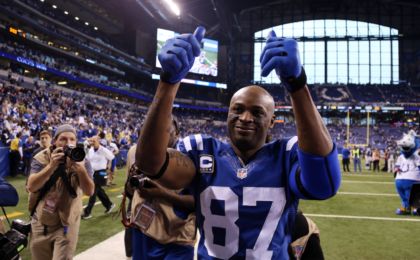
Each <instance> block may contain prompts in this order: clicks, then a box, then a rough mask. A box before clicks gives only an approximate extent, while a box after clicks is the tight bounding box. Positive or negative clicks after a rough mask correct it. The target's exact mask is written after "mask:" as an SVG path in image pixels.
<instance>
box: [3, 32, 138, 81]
mask: <svg viewBox="0 0 420 260" xmlns="http://www.w3.org/2000/svg"><path fill="white" fill-rule="evenodd" d="M0 40H1V41H2V42H0V51H3V52H6V53H9V54H13V55H16V56H22V57H24V58H27V59H31V60H33V61H35V62H38V63H40V64H44V65H46V66H47V67H49V68H53V69H56V70H58V71H61V72H65V73H67V74H70V75H72V76H75V77H80V78H82V79H87V80H90V81H93V82H96V83H100V84H103V85H106V86H111V87H115V88H131V87H132V84H130V83H128V82H124V81H123V80H122V79H119V78H118V77H116V76H112V75H109V74H107V75H105V74H102V73H100V72H98V70H94V69H92V68H89V67H87V66H83V65H80V64H76V63H72V62H71V61H70V60H68V59H65V58H63V57H58V56H55V57H54V56H51V55H47V54H45V53H43V52H41V51H39V50H34V49H33V48H28V46H26V45H23V44H19V43H17V42H12V41H4V40H5V39H4V38H3V37H0Z"/></svg>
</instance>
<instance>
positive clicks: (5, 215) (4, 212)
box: [1, 206, 11, 227]
mask: <svg viewBox="0 0 420 260" xmlns="http://www.w3.org/2000/svg"><path fill="white" fill-rule="evenodd" d="M1 209H2V210H3V214H4V217H5V218H6V220H7V223H9V227H11V224H10V220H9V218H8V217H7V214H6V210H4V207H3V206H2V207H1Z"/></svg>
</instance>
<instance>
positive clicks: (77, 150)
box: [63, 144, 86, 162]
mask: <svg viewBox="0 0 420 260" xmlns="http://www.w3.org/2000/svg"><path fill="white" fill-rule="evenodd" d="M63 153H64V155H65V156H67V157H69V158H70V159H71V160H72V161H75V162H81V161H83V160H84V159H85V156H86V152H85V147H84V145H83V144H77V145H76V146H75V147H71V146H68V145H67V146H65V147H64V148H63Z"/></svg>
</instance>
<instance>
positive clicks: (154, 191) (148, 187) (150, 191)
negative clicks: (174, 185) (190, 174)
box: [139, 178, 170, 199]
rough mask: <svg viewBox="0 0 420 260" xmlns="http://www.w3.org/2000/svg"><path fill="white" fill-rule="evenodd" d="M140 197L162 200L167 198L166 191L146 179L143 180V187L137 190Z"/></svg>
mask: <svg viewBox="0 0 420 260" xmlns="http://www.w3.org/2000/svg"><path fill="white" fill-rule="evenodd" d="M139 192H140V196H141V197H142V198H145V199H162V198H165V197H167V195H168V192H170V191H169V190H168V189H166V188H164V187H163V186H162V185H160V184H159V183H157V182H155V181H153V180H151V179H149V178H147V179H146V180H144V183H143V186H142V187H140V188H139Z"/></svg>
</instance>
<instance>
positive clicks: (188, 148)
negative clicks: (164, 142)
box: [176, 134, 210, 166]
mask: <svg viewBox="0 0 420 260" xmlns="http://www.w3.org/2000/svg"><path fill="white" fill-rule="evenodd" d="M209 139H210V137H206V136H203V135H201V134H195V135H190V136H187V137H185V138H183V139H182V140H181V141H180V142H178V144H177V147H176V148H177V150H178V151H180V152H181V153H183V154H186V155H188V157H190V158H191V160H193V162H194V164H196V166H197V160H198V156H199V154H201V153H204V151H205V150H208V147H207V146H208V143H209ZM205 146H206V147H205ZM205 148H206V149H205Z"/></svg>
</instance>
